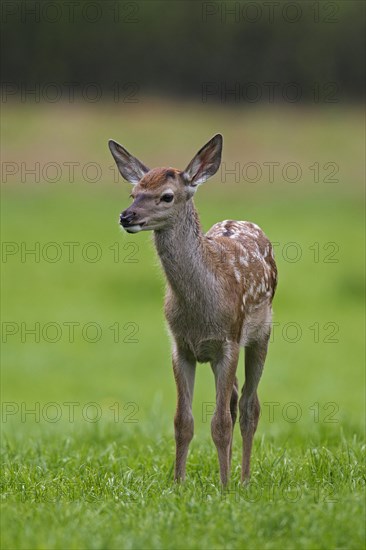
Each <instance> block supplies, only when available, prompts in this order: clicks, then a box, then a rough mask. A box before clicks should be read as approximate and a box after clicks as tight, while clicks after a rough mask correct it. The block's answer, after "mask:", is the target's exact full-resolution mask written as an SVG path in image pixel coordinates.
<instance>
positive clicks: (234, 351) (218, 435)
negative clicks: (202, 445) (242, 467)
mask: <svg viewBox="0 0 366 550" xmlns="http://www.w3.org/2000/svg"><path fill="white" fill-rule="evenodd" d="M238 358H239V345H238V344H237V343H236V342H225V343H224V344H223V347H222V352H221V354H220V357H218V359H217V360H216V361H214V362H212V370H213V371H214V374H215V382H216V409H215V412H214V415H213V418H212V422H211V433H212V439H213V441H214V443H215V445H216V449H217V454H218V458H219V465H220V479H221V483H222V485H227V483H228V481H229V476H230V462H231V447H232V437H233V427H234V422H235V417H236V414H235V412H236V411H235V409H236V403H235V405H234V403H233V401H235V390H236V388H235V383H236V378H235V373H236V368H237V365H238ZM233 393H234V395H233ZM234 411H235V412H234ZM234 415H235V416H234Z"/></svg>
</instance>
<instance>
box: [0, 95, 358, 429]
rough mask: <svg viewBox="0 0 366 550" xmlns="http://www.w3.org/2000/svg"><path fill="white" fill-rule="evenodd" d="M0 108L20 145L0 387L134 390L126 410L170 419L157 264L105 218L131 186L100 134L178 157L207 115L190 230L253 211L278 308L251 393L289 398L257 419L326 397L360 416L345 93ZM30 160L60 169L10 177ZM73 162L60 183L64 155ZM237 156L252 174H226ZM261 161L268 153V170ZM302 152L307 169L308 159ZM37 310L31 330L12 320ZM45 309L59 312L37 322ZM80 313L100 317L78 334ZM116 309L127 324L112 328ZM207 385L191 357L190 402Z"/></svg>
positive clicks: (11, 143)
mask: <svg viewBox="0 0 366 550" xmlns="http://www.w3.org/2000/svg"><path fill="white" fill-rule="evenodd" d="M3 124H4V131H5V133H6V136H7V140H6V141H7V143H6V149H5V153H4V156H5V158H7V159H17V160H19V161H21V162H20V163H19V174H17V175H14V176H8V179H9V182H8V183H7V184H4V187H3V213H2V223H3V228H4V232H3V237H4V236H5V239H4V243H3V270H2V271H3V288H4V289H6V292H5V293H4V296H3V323H16V326H15V328H14V326H13V325H4V324H3V329H4V327H5V331H4V334H3V342H4V344H3V353H4V363H3V378H2V380H3V398H4V399H5V400H6V401H11V400H14V401H16V402H20V401H22V400H24V401H29V400H30V401H31V402H33V401H40V402H49V401H57V402H59V401H60V402H61V401H73V400H76V401H86V402H90V401H96V402H98V403H99V402H102V403H103V404H105V407H106V408H108V407H107V404H108V403H110V404H113V403H114V402H115V401H120V402H121V403H125V402H130V401H135V402H136V403H138V406H139V420H140V421H141V423H144V422H145V420H148V418H149V416H150V415H151V414H152V413H153V411H154V410H155V408H156V407H158V409H159V411H158V413H159V415H161V416H160V418H161V421H162V422H163V420H164V419H166V418H167V419H171V417H172V415H173V412H174V404H175V389H174V382H173V377H172V373H171V368H170V357H169V353H170V344H169V338H168V336H167V333H166V329H165V324H164V319H163V313H162V304H163V293H164V281H163V275H162V273H161V269H160V267H159V265H158V261H157V259H156V254H155V251H154V249H153V243H152V242H151V237H150V235H149V234H145V233H143V234H141V235H138V236H131V235H127V234H122V233H121V231H120V230H119V228H118V225H117V223H118V216H119V213H120V211H122V210H123V209H124V208H125V207H126V205H128V204H129V202H130V199H129V198H128V195H129V193H130V186H129V184H128V183H126V182H123V181H122V179H120V180H119V181H118V182H114V177H115V172H114V168H113V170H112V167H113V160H112V158H110V156H109V155H110V153H109V150H108V148H107V146H106V144H107V139H108V138H109V137H113V138H115V139H117V140H119V141H121V142H122V143H123V144H124V145H125V146H126V147H128V148H129V149H130V150H131V151H133V152H134V153H135V154H136V155H137V156H139V157H140V158H141V159H142V160H143V162H145V163H146V164H147V165H150V166H155V165H158V166H159V165H164V164H166V165H172V166H177V167H179V168H183V167H184V166H185V165H186V164H187V163H188V161H189V159H190V158H191V157H192V156H193V154H194V153H195V151H196V150H197V149H198V148H199V147H200V146H201V145H202V144H203V143H204V142H205V140H207V139H208V138H209V137H210V136H211V135H213V133H214V132H216V131H221V132H222V133H223V135H224V139H225V144H224V154H223V163H224V164H223V166H224V167H223V168H222V169H221V172H219V173H218V175H217V176H216V177H215V178H213V179H212V181H209V182H207V183H206V184H205V185H204V186H202V187H201V188H200V189H199V192H198V193H197V195H196V199H195V201H196V204H197V208H198V210H199V212H200V215H201V219H202V224H203V227H204V229H205V230H207V229H208V228H209V227H210V226H211V225H213V224H214V223H216V222H217V221H219V220H222V219H228V218H229V219H230V218H232V219H246V220H252V221H255V222H256V223H258V224H259V225H260V226H261V227H262V228H263V229H264V231H265V232H266V233H267V234H268V235H269V237H270V238H271V240H272V241H273V242H274V243H275V250H276V260H277V264H278V270H279V286H278V292H277V295H276V299H275V302H274V312H275V317H274V320H275V323H277V324H275V328H274V333H273V343H272V345H271V348H270V353H269V358H268V362H267V365H266V370H265V375H264V377H263V381H262V383H261V387H260V393H261V398H262V400H264V401H278V402H280V403H281V404H282V406H283V405H285V404H286V403H287V402H290V401H294V402H297V403H299V404H300V405H301V407H302V409H303V415H302V419H301V422H299V423H298V424H297V425H290V426H288V422H287V423H286V422H285V421H284V420H283V418H282V414H280V415H279V423H277V422H275V423H274V425H272V426H266V425H265V422H262V423H261V428H260V429H261V430H265V431H267V430H268V429H275V430H277V429H279V424H281V423H283V424H284V426H285V427H286V428H289V427H290V428H291V429H296V428H299V427H300V425H301V424H303V423H307V424H309V422H310V425H309V426H308V427H310V426H311V428H312V429H314V428H315V429H316V425H315V426H314V422H311V419H312V415H313V413H312V412H311V411H309V407H311V406H312V405H313V404H314V403H315V402H319V403H320V406H323V405H325V404H326V403H328V402H334V403H337V406H338V407H339V412H338V414H337V416H336V417H337V418H338V419H339V421H340V420H341V419H342V421H343V420H344V421H347V422H356V424H357V423H359V422H360V421H361V414H362V410H363V370H362V349H363V347H362V334H363V313H362V311H363V310H362V295H363V284H362V277H363V253H362V244H363V243H362V239H363V236H362V229H363V205H362V196H363V190H362V171H363V167H362V161H361V159H362V155H363V150H362V147H363V134H362V133H363V127H362V118H361V117H360V111H359V110H358V109H357V108H354V107H353V108H346V109H344V108H342V109H340V108H339V107H337V108H334V107H333V108H331V109H328V110H317V109H313V108H309V107H302V108H300V109H295V110H294V109H291V108H285V107H282V108H280V109H276V110H270V109H268V108H264V107H261V108H258V109H253V110H247V109H240V110H235V111H232V110H230V109H228V108H221V109H218V108H217V107H209V106H204V107H202V106H198V105H197V104H195V103H185V104H182V103H174V102H170V103H166V102H165V103H164V104H162V103H161V102H157V101H153V102H152V101H146V102H144V103H143V104H142V105H140V104H138V105H135V106H133V107H131V106H129V107H128V108H126V107H125V106H122V107H121V106H118V107H115V106H114V105H113V106H108V105H102V106H101V105H98V107H95V108H90V107H89V106H87V107H84V106H77V107H74V108H73V109H71V108H69V107H68V108H66V107H65V106H64V105H61V106H57V107H54V106H53V107H52V108H50V107H48V106H43V105H42V106H36V107H34V106H32V107H29V106H22V105H21V106H19V105H18V106H11V107H8V109H7V110H6V112H5V113H4V117H3ZM55 129H57V131H56V132H55ZM35 161H37V162H39V163H40V166H41V168H40V170H41V172H42V167H43V168H44V167H45V166H47V163H50V162H53V163H56V164H57V165H58V166H59V167H60V170H61V172H62V178H61V179H60V181H58V182H56V183H47V182H44V181H41V182H39V183H37V184H36V183H32V181H31V180H32V179H33V177H34V176H32V175H29V174H28V176H27V181H26V183H20V182H17V183H15V182H14V178H18V179H19V177H21V171H22V167H21V163H24V166H25V165H26V166H33V164H34V162H35ZM73 162H75V163H77V164H76V165H75V167H74V170H75V178H74V179H75V181H74V182H73V183H70V182H69V181H67V177H68V176H67V174H68V172H69V165H67V166H65V163H73ZM90 162H94V163H97V164H98V166H99V167H100V170H101V175H100V180H99V181H97V182H96V183H90V182H88V181H86V180H85V177H87V178H89V179H90V178H94V177H96V174H97V172H96V170H94V168H93V167H90V166H89V168H88V170H87V171H85V167H86V166H87V165H88V163H90ZM237 162H239V163H240V170H241V171H243V170H245V169H246V168H245V166H246V165H248V163H252V165H251V166H252V168H251V170H252V172H251V171H250V170H249V169H248V172H247V175H248V178H249V179H253V177H255V174H254V168H253V166H256V168H255V169H256V170H259V168H258V166H259V167H260V169H261V170H262V177H261V178H260V180H259V181H257V182H255V183H254V182H251V181H242V179H243V178H242V177H241V181H240V182H239V183H236V182H235V176H234V175H233V174H231V175H230V174H229V170H234V167H235V163H237ZM268 162H277V163H279V165H276V166H275V167H274V181H273V182H270V181H269V175H268V172H267V170H268V167H267V165H266V164H265V163H268ZM316 162H317V163H319V167H320V168H319V174H320V175H319V181H318V182H316V181H314V179H315V176H314V168H313V169H310V167H311V166H313V165H314V163H316ZM254 163H255V165H254ZM287 163H296V165H297V167H298V168H297V170H301V177H300V179H299V181H297V182H289V181H286V179H284V177H283V167H284V166H285V165H286V164H287ZM327 163H333V164H334V166H333V164H331V170H332V171H333V170H337V174H335V175H333V176H332V177H331V179H333V180H337V181H336V182H334V181H332V182H331V183H327V182H326V181H325V180H326V179H327V177H330V176H329V174H330V168H329V166H327V168H326V169H324V166H325V165H327ZM48 169H49V173H48V174H49V175H48V176H47V177H54V174H56V172H55V170H56V169H55V168H52V166H51V165H50V168H48ZM52 170H54V172H52ZM83 171H84V174H87V175H86V176H83V174H82V172H83ZM225 171H227V173H225ZM299 173H300V172H299ZM65 174H66V175H65ZM288 174H289V177H290V178H293V177H294V176H293V175H292V173H291V172H290V171H289V172H288ZM287 179H288V178H287ZM11 180H12V181H11ZM83 180H84V181H83ZM224 180H226V181H225V183H223V181H224ZM52 243H54V244H52ZM65 243H66V244H65ZM67 243H69V244H67ZM71 243H75V244H71ZM93 243H95V244H93ZM31 250H35V251H36V252H34V253H33V254H32V252H31ZM71 250H73V253H72V252H71ZM27 251H30V252H28V253H27ZM4 254H5V255H4ZM72 256H74V257H72ZM37 322H38V323H39V324H40V325H39V329H38V333H39V336H38V337H37V338H38V339H39V342H36V341H35V340H36V336H34V335H32V334H27V333H26V331H27V329H32V327H33V328H34V327H35V323H37ZM50 322H52V323H57V324H58V327H57V326H56V327H52V326H51V327H49V328H47V325H46V324H47V323H50ZM69 322H76V323H79V325H75V328H74V339H75V341H74V342H69V340H70V339H71V337H70V331H71V328H69V327H68V325H64V324H63V323H69ZM21 323H24V325H23V326H22V325H21ZM87 323H97V324H98V325H99V327H100V328H99V329H98V328H94V329H93V327H91V328H90V329H88V328H87V327H86V328H85V330H86V331H88V330H89V331H90V332H89V333H88V332H86V333H85V334H84V335H83V327H84V325H85V324H87ZM115 323H118V329H117V328H116V327H117V325H115ZM127 323H133V325H131V326H128V327H126V328H123V327H125V325H126V324H127ZM45 325H46V328H44V326H45ZM114 325H115V328H112V329H111V328H110V327H112V326H114ZM14 331H16V333H15V334H12V333H13V332H14ZM99 332H100V334H98V333H99ZM117 332H118V336H117ZM130 334H131V336H129V335H130ZM84 336H85V337H84ZM22 339H23V340H24V342H22ZM53 339H54V340H58V341H55V342H54V343H52V342H50V340H53ZM94 339H95V340H96V341H95V342H94V343H93V342H89V341H88V340H94ZM115 340H117V342H115ZM130 340H133V341H130ZM239 375H240V377H241V378H242V377H243V368H242V366H240V367H239ZM213 390H214V385H213V378H212V375H211V371H210V369H209V367H207V366H201V367H199V370H198V377H197V391H196V397H195V407H196V413H197V414H198V417H200V413H199V411H200V408H201V403H202V402H204V401H212V400H213V399H214V393H213ZM291 413H292V414H293V415H294V416H296V415H295V412H294V411H290V415H291ZM324 414H325V413H324ZM64 415H65V411H64ZM15 416H17V415H15ZM51 416H52V414H51ZM264 420H265V419H264ZM199 424H200V422H198V426H197V427H198V428H199ZM26 428H27V429H28V428H29V422H27V424H26ZM52 429H57V424H56V425H53V426H52ZM165 429H166V428H165V425H164V426H161V430H165ZM207 429H208V428H207V426H205V430H206V431H207Z"/></svg>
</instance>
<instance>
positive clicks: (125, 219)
mask: <svg viewBox="0 0 366 550" xmlns="http://www.w3.org/2000/svg"><path fill="white" fill-rule="evenodd" d="M135 216H136V212H134V211H131V210H128V209H127V210H124V211H123V212H122V213H121V214H120V217H119V223H120V225H128V224H130V223H131V221H132V220H133V219H134V218H135Z"/></svg>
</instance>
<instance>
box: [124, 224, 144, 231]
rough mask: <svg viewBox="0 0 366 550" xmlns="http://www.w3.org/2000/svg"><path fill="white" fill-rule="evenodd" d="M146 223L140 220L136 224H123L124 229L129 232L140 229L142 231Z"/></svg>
mask: <svg viewBox="0 0 366 550" xmlns="http://www.w3.org/2000/svg"><path fill="white" fill-rule="evenodd" d="M144 225H145V222H140V223H136V224H134V225H128V226H123V229H124V230H125V231H127V233H138V232H139V231H141V229H142V228H143V226H144Z"/></svg>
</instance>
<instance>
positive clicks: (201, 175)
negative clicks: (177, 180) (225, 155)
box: [183, 134, 222, 187]
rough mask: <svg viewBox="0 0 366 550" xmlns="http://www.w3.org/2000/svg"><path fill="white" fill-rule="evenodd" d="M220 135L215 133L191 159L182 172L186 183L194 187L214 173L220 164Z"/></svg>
mask: <svg viewBox="0 0 366 550" xmlns="http://www.w3.org/2000/svg"><path fill="white" fill-rule="evenodd" d="M221 152H222V135H221V134H216V135H215V136H214V137H213V138H212V139H210V141H209V142H208V143H206V145H204V146H203V147H202V149H200V150H199V151H198V153H197V155H196V156H195V157H194V158H193V159H192V160H191V162H190V163H189V164H188V166H187V168H186V169H185V170H184V172H183V178H184V179H185V181H186V182H187V184H188V185H190V186H192V187H196V186H197V185H199V184H200V183H203V182H205V181H207V180H208V178H210V177H211V176H213V175H214V174H216V172H217V170H218V169H219V166H220V164H221Z"/></svg>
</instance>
